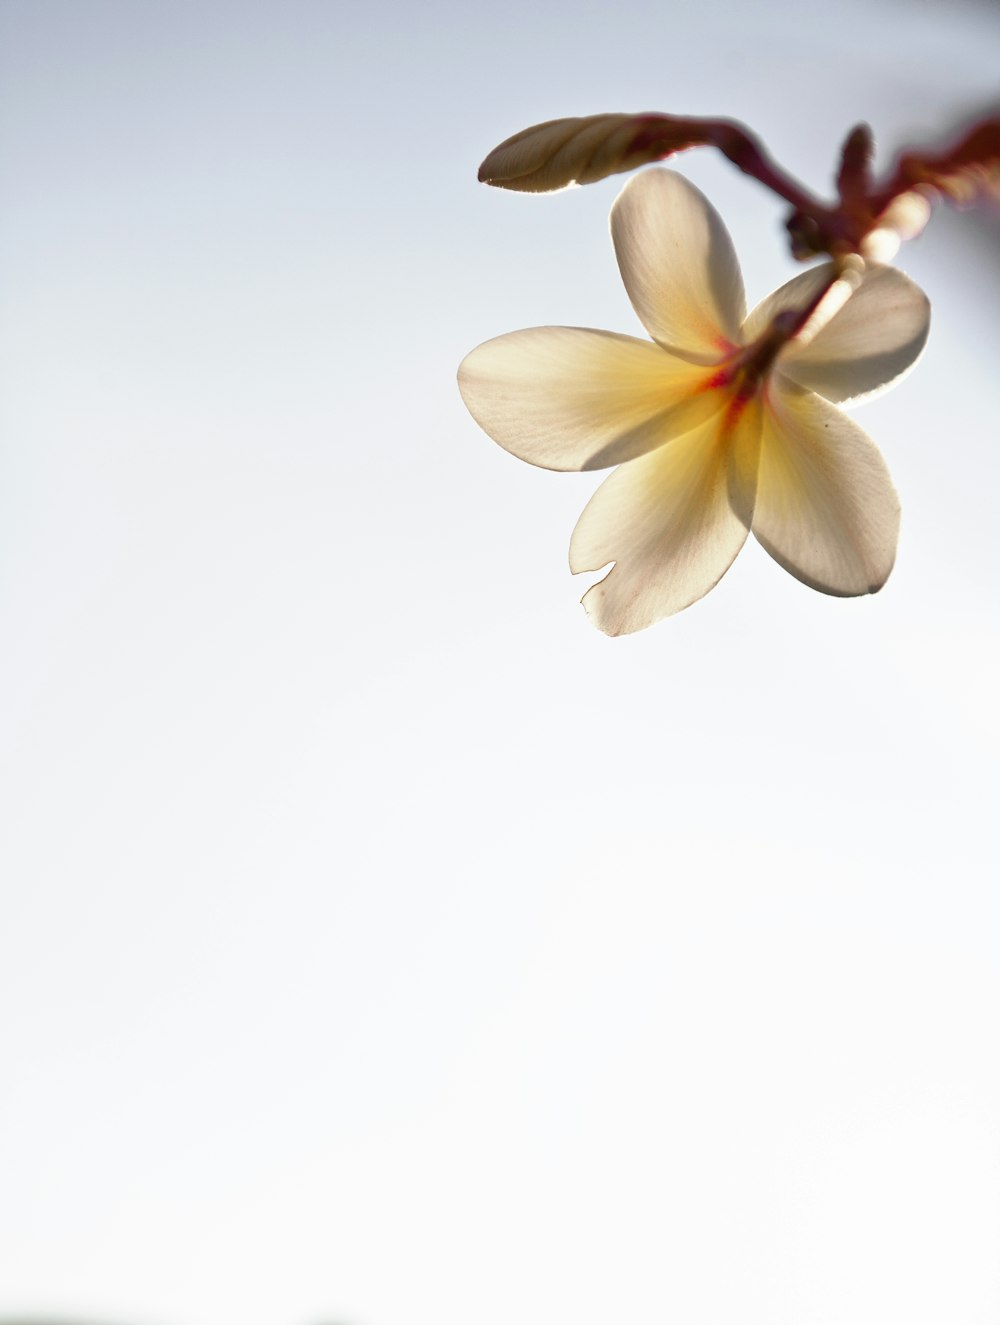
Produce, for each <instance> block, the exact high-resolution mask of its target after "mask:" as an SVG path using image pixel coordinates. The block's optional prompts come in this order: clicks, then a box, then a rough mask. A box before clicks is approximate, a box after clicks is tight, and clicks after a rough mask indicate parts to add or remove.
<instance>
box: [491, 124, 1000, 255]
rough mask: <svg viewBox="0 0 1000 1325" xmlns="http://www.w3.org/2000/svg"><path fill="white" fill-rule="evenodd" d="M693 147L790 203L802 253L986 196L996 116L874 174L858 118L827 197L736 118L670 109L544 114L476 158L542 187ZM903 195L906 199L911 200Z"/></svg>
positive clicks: (858, 248)
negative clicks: (934, 203)
mask: <svg viewBox="0 0 1000 1325" xmlns="http://www.w3.org/2000/svg"><path fill="white" fill-rule="evenodd" d="M692 147H715V148H716V149H717V150H718V151H720V152H722V154H723V155H724V156H726V157H727V158H728V159H729V160H730V161H732V163H733V164H734V165H735V166H737V167H738V168H739V169H740V170H742V171H743V172H744V173H745V174H747V175H750V176H751V177H752V178H754V179H756V180H758V181H759V182H760V183H761V184H763V185H764V186H765V188H768V189H770V190H771V191H772V192H773V193H776V194H777V195H778V196H779V197H781V198H784V199H785V201H786V202H789V203H791V205H792V213H791V215H790V216H789V218H788V221H787V226H788V231H789V234H790V235H791V239H792V248H793V251H794V252H795V253H796V255H797V256H799V257H809V256H812V255H814V254H817V253H828V254H832V255H834V256H843V255H846V254H849V253H864V252H865V247H866V246H865V241H866V239H867V237H868V236H869V235H871V233H872V232H873V231H876V230H879V229H881V228H890V229H894V230H896V231H897V232H898V233H899V235H900V237H903V238H906V237H908V236H909V234H912V233H915V232H916V230H917V229H919V227H920V224H921V222H922V219H923V211H925V210H926V203H925V201H924V200H925V199H927V200H929V199H930V198H933V197H934V196H935V195H941V196H943V197H945V198H947V199H948V200H950V201H951V202H955V203H957V204H959V205H963V206H964V205H971V204H972V203H974V202H976V201H978V200H979V199H980V198H982V197H984V196H988V197H992V198H994V199H1000V116H993V117H991V118H988V119H983V120H981V121H979V122H977V123H975V124H973V125H972V126H971V127H969V128H968V129H966V130H965V131H964V133H963V134H962V135H961V136H960V137H959V138H958V140H957V141H956V142H955V143H954V144H953V145H952V146H951V147H949V148H947V149H944V150H938V151H929V150H922V151H908V152H904V153H902V154H901V155H900V156H899V157H898V159H897V160H896V163H895V165H894V166H893V168H892V170H891V171H890V172H889V174H888V176H887V177H886V178H885V179H884V180H882V181H876V180H874V179H873V178H872V155H873V143H872V135H871V130H870V129H869V128H868V126H867V125H864V124H862V125H858V127H857V128H855V129H853V130H852V131H851V133H850V134H849V135H848V137H847V140H846V142H845V143H844V147H843V151H842V155H841V161H840V168H839V171H838V174H837V190H838V198H837V201H836V202H834V203H824V202H823V201H822V200H821V199H820V198H817V197H816V196H815V195H814V194H812V193H810V192H809V191H808V190H807V189H805V188H804V187H803V186H802V185H801V184H800V183H799V182H798V181H797V180H796V179H794V178H793V177H792V176H791V175H789V174H788V173H787V172H786V171H785V170H783V169H782V168H781V167H780V166H779V165H778V163H777V162H776V161H775V160H774V159H773V158H772V157H771V156H770V155H769V154H768V152H767V151H766V149H765V148H764V146H763V144H762V143H761V142H760V140H759V139H758V138H757V137H755V135H754V134H752V133H751V132H750V131H749V130H748V129H747V128H745V127H744V126H743V125H742V124H738V123H737V122H736V121H735V120H705V119H693V118H686V117H681V116H676V115H656V114H647V115H592V116H588V117H585V118H580V119H565V120H550V121H548V122H547V123H546V124H538V125H535V126H533V127H532V128H530V129H525V130H524V131H523V132H521V133H519V134H515V135H514V136H513V137H512V138H508V139H507V140H506V141H505V142H503V143H501V144H500V146H499V147H497V148H495V149H494V150H493V151H492V152H491V153H490V154H489V156H488V157H487V158H486V160H485V161H484V162H483V164H482V166H481V167H480V170H479V178H480V179H481V180H483V181H484V182H486V183H489V184H494V185H497V186H499V187H501V188H508V189H518V190H524V191H528V192H545V191H548V190H551V189H557V188H563V187H565V186H566V185H567V184H570V183H580V184H588V183H591V182H593V181H594V180H598V179H603V178H605V177H606V176H607V175H613V174H616V173H618V172H620V171H625V170H632V169H634V168H635V167H636V166H640V165H645V164H647V163H648V162H651V161H662V160H664V159H665V158H667V157H670V156H673V155H674V154H675V153H677V152H682V151H685V150H687V149H689V148H692ZM907 202H910V203H912V204H913V206H911V207H909V209H907V207H906V204H907ZM918 216H919V217H920V220H915V219H914V218H915V217H918Z"/></svg>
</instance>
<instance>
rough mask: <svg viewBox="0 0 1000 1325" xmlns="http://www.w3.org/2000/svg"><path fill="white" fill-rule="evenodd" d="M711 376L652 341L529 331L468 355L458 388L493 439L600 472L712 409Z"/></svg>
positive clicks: (573, 330) (527, 456) (535, 456)
mask: <svg viewBox="0 0 1000 1325" xmlns="http://www.w3.org/2000/svg"><path fill="white" fill-rule="evenodd" d="M709 376H710V374H709V373H707V372H706V369H705V368H698V367H695V366H693V365H691V364H690V363H686V362H685V361H684V360H682V359H677V358H675V357H674V356H673V355H670V354H667V353H666V352H665V351H664V350H662V349H661V348H660V346H659V345H654V344H653V342H652V341H647V340H635V339H634V338H633V337H631V336H617V335H614V334H613V333H612V332H610V331H588V330H585V329H583V328H581V327H535V328H533V329H531V330H529V331H515V332H512V333H511V334H510V335H507V336H498V337H497V338H496V339H495V340H488V341H487V342H486V343H485V344H484V345H480V346H479V348H478V349H475V350H473V351H472V353H471V354H470V355H468V356H467V357H466V359H465V360H464V361H463V362H462V365H461V367H460V368H459V370H458V385H459V389H460V391H461V393H462V399H463V400H464V401H465V403H466V405H467V406H468V408H469V411H470V413H471V414H472V416H473V418H474V419H475V420H476V422H477V423H478V424H479V426H480V427H481V428H482V429H483V430H484V431H485V432H487V433H488V434H489V435H490V437H492V438H493V440H494V441H496V442H499V443H500V445H501V446H502V447H503V448H504V449H505V450H507V451H511V452H513V454H514V455H516V456H519V457H520V458H521V459H522V460H527V461H529V462H530V463H531V464H533V465H541V466H542V467H543V468H545V469H606V468H608V467H610V466H611V465H617V464H621V462H622V461H625V460H632V459H633V458H634V457H635V456H639V455H644V454H645V453H646V452H647V451H650V450H652V449H653V448H654V447H657V446H661V445H662V444H663V443H664V442H666V441H669V440H670V439H671V438H672V437H675V436H677V435H678V434H680V433H683V432H687V431H688V430H690V429H691V428H693V427H695V426H696V425H697V424H698V423H700V422H701V421H702V420H703V419H705V418H706V417H708V415H709V414H710V413H712V412H714V411H716V410H718V408H719V401H718V392H715V391H709V390H706V389H704V384H705V382H706V380H707V378H708V377H709Z"/></svg>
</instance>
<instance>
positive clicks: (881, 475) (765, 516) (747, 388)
mask: <svg viewBox="0 0 1000 1325" xmlns="http://www.w3.org/2000/svg"><path fill="white" fill-rule="evenodd" d="M611 236H612V239H613V241H614V246H615V252H616V254H617V257H618V265H619V268H620V270H621V274H622V279H623V281H624V282H625V288H626V290H627V291H628V295H629V298H630V299H631V301H632V305H633V307H634V308H635V311H636V313H637V314H638V315H639V318H640V320H641V322H642V323H643V325H644V327H645V328H646V330H647V331H648V332H649V334H650V336H651V337H652V340H649V341H647V340H638V339H636V338H635V337H632V336H622V335H617V334H615V333H614V332H610V331H592V330H585V329H583V328H579V327H538V328H534V329H532V330H528V331H516V332H513V333H512V334H511V335H507V336H499V337H497V339H495V340H491V341H487V342H486V343H485V344H484V345H480V346H479V348H478V349H475V350H473V351H472V353H471V354H470V355H469V356H468V357H467V358H466V359H465V360H464V362H463V363H462V366H461V368H460V369H459V386H460V389H461V392H462V396H463V398H464V400H465V403H466V405H467V406H468V408H469V410H470V411H471V413H472V415H473V417H474V418H475V419H476V421H477V422H478V423H479V424H480V426H481V427H482V428H483V429H484V430H485V431H486V432H487V433H488V434H489V435H490V437H492V438H493V439H494V440H495V441H497V442H499V444H500V445H501V446H503V447H504V448H505V449H506V450H508V451H511V452H513V454H514V455H516V456H519V457H520V458H521V459H522V460H527V461H529V462H530V463H531V464H534V465H541V466H543V467H544V468H546V469H558V470H589V469H604V468H609V467H611V466H613V465H617V466H619V467H618V468H617V469H616V470H615V472H614V473H613V474H612V475H611V476H610V477H609V478H608V479H606V480H605V482H604V483H603V484H602V485H601V487H600V488H598V490H597V492H596V493H595V494H594V496H593V497H592V499H591V501H590V503H589V504H588V505H587V507H586V509H585V510H584V512H583V515H582V516H581V517H580V520H579V523H578V524H577V526H576V529H575V531H574V533H573V537H572V541H571V544H570V554H569V555H570V568H571V570H572V571H573V572H574V573H578V572H581V571H597V570H600V569H601V568H602V567H605V566H607V565H608V563H609V562H614V566H613V568H612V569H611V571H610V572H609V573H608V574H607V575H606V576H605V577H604V579H602V580H600V581H599V582H598V583H597V584H595V585H594V586H593V587H592V588H591V589H590V590H589V591H588V592H587V593H586V594H585V595H584V599H583V603H584V606H585V607H586V609H587V611H588V612H589V613H590V615H591V617H592V619H593V620H594V622H595V623H596V624H597V625H598V626H599V627H600V628H601V630H604V631H606V632H607V633H608V634H609V635H620V634H624V633H626V632H629V631H634V630H641V629H642V628H643V627H645V626H648V625H651V624H652V623H653V622H654V621H658V620H659V619H660V618H662V617H666V616H669V615H670V614H671V613H673V612H678V611H680V610H681V609H682V608H684V607H687V606H689V604H691V603H693V602H695V601H696V600H697V599H699V598H701V597H702V596H703V595H704V594H706V593H707V592H708V591H709V589H711V588H712V587H713V586H714V585H716V584H717V583H718V581H719V580H720V579H721V578H722V576H723V575H724V574H725V572H726V571H727V570H728V569H729V567H730V565H731V564H732V562H733V560H734V559H735V557H736V554H737V553H738V552H739V550H740V548H741V547H742V546H743V543H744V541H745V540H746V537H747V533H748V532H749V531H751V530H752V531H753V533H754V535H755V537H756V538H757V540H758V542H760V543H761V544H762V545H763V547H764V548H765V549H766V550H767V551H768V552H769V553H770V554H771V556H772V557H773V558H774V559H775V561H777V562H778V563H779V564H780V565H782V566H784V567H785V569H786V570H788V571H790V572H791V574H792V575H794V576H796V577H797V578H798V579H800V580H802V581H803V582H804V583H805V584H807V585H810V586H811V587H812V588H814V589H819V590H820V591H822V592H823V593H829V594H838V595H842V596H851V595H856V594H866V593H874V592H875V591H876V590H878V589H880V588H881V587H882V585H883V584H884V583H885V581H886V579H887V577H888V575H889V572H890V571H891V569H892V564H893V560H894V558H895V552H896V538H897V533H898V529H899V502H898V500H897V497H896V493H895V490H894V488H893V486H892V480H891V479H890V477H889V472H888V470H887V469H886V465H885V462H884V461H883V459H882V457H881V455H880V454H879V452H878V450H877V449H876V447H875V446H874V444H873V443H872V442H871V441H870V440H869V438H868V437H867V436H866V435H865V433H864V432H862V431H861V429H860V428H858V427H857V425H856V424H855V423H853V422H852V421H851V420H850V419H848V418H847V417H846V416H845V415H844V414H843V413H841V411H840V410H839V409H837V408H836V407H835V406H836V404H843V403H844V402H846V401H848V400H855V399H857V398H859V397H862V396H870V395H871V394H872V393H873V392H876V391H879V390H881V389H884V388H885V387H887V386H888V385H889V384H890V383H891V382H893V381H895V380H896V379H897V378H898V377H899V376H900V375H901V374H902V373H903V372H905V371H906V370H907V369H908V368H910V367H911V365H912V364H913V363H914V362H915V361H916V359H917V356H918V355H919V354H920V351H921V350H922V348H923V345H924V342H925V340H926V338H927V329H928V324H929V317H930V314H929V305H928V302H927V299H926V297H925V296H924V295H923V293H922V292H921V291H920V290H919V289H918V288H917V287H916V286H915V285H914V284H913V283H912V281H910V280H909V279H908V278H907V277H906V276H904V275H903V274H902V273H901V272H899V271H896V270H894V269H893V268H890V267H878V268H871V269H869V270H868V271H867V272H865V270H864V264H863V263H862V262H861V260H860V259H858V258H854V259H849V260H847V262H846V263H841V264H839V265H835V264H833V263H827V264H825V265H823V266H820V267H816V268H812V269H810V270H809V271H806V272H804V273H803V274H802V275H800V276H798V277H796V278H795V279H794V280H792V281H789V282H788V284H787V285H784V286H782V288H781V289H780V290H778V291H777V292H776V293H774V294H772V295H771V296H770V297H769V298H767V299H765V300H764V301H763V303H761V304H759V305H758V306H757V307H756V308H755V309H754V310H753V312H752V313H751V314H750V315H749V317H747V315H746V301H745V295H744V292H743V279H742V276H741V274H740V269H739V264H738V263H737V260H736V254H735V251H734V249H733V245H732V240H731V239H730V237H729V234H728V232H727V230H726V228H725V226H724V225H723V223H722V219H721V218H720V216H719V215H718V213H717V212H716V211H715V209H714V208H713V207H712V206H711V204H710V203H709V202H708V201H707V199H706V198H705V197H704V196H703V195H702V194H701V193H700V192H699V191H698V190H697V189H696V188H695V187H694V186H693V185H692V184H690V183H688V181H687V180H685V179H684V178H683V177H682V176H680V175H677V174H675V173H673V172H672V171H669V170H663V169H652V170H648V171H646V172H644V173H643V174H641V175H638V176H637V177H636V178H634V179H633V180H631V181H630V182H629V183H628V184H626V186H625V188H624V189H623V190H622V192H621V194H620V195H619V197H618V199H617V200H616V202H615V204H614V206H613V208H612V210H611ZM850 262H853V263H854V264H855V266H854V267H851V266H850V265H848V264H849V263H850Z"/></svg>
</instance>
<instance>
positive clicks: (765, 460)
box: [753, 384, 899, 597]
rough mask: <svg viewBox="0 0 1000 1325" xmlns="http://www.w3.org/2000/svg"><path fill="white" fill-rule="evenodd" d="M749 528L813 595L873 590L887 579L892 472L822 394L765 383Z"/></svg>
mask: <svg viewBox="0 0 1000 1325" xmlns="http://www.w3.org/2000/svg"><path fill="white" fill-rule="evenodd" d="M753 532H754V534H755V535H756V537H757V539H758V541H759V542H760V543H761V544H762V545H763V546H764V548H766V550H767V551H768V552H769V553H770V554H771V556H772V557H774V559H775V561H777V562H779V563H780V565H782V566H784V568H785V569H786V570H787V571H790V572H791V574H792V575H794V576H795V577H796V579H799V580H801V581H802V582H803V583H804V584H808V585H809V586H810V587H811V588H813V589H819V590H821V591H822V592H823V593H829V594H838V595H841V596H843V597H852V596H854V595H856V594H865V593H875V592H876V591H877V590H879V589H881V587H882V585H883V584H884V583H885V582H886V580H887V579H888V577H889V572H890V571H891V570H892V565H893V562H894V560H895V557H896V539H897V535H898V533H899V499H898V497H897V496H896V491H895V489H894V488H893V486H892V479H891V478H890V477H889V471H888V469H887V468H886V464H885V461H884V460H883V459H882V456H881V454H880V453H879V451H878V448H877V447H876V446H875V444H874V442H872V441H871V439H870V438H869V437H868V436H867V435H866V434H865V433H864V432H862V430H861V429H860V428H859V427H858V426H857V424H856V423H854V422H853V420H851V419H849V418H847V416H846V415H844V414H842V413H841V412H840V410H838V409H836V408H834V406H833V405H831V404H829V402H827V401H826V400H824V399H823V398H822V397H820V396H817V395H813V394H812V393H810V392H806V391H802V390H799V389H797V388H795V387H789V386H784V387H780V386H778V385H777V384H775V386H774V387H772V390H771V393H770V399H769V401H768V405H767V408H766V410H765V416H764V428H763V435H762V438H761V447H760V468H759V471H758V478H757V503H756V507H755V509H754V516H753Z"/></svg>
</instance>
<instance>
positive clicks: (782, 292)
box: [743, 262, 833, 355]
mask: <svg viewBox="0 0 1000 1325" xmlns="http://www.w3.org/2000/svg"><path fill="white" fill-rule="evenodd" d="M832 276H833V263H832V262H822V263H820V264H819V266H817V267H810V268H809V269H808V271H804V272H801V273H800V274H799V275H798V276H793V277H792V279H791V280H790V281H786V282H785V284H784V285H782V286H780V287H779V288H778V289H777V290H774V291H772V292H771V294H769V295H768V296H767V298H766V299H762V300H761V301H760V303H759V304H758V305H757V306H756V308H754V309H753V310H752V312H751V313H750V315H749V317H748V318H747V320H746V321H745V322H744V323H743V343H744V345H749V344H750V342H751V341H755V340H756V339H757V337H758V336H762V335H763V334H764V332H765V331H767V329H768V327H769V326H770V325H771V323H772V322H773V321H774V319H775V318H776V317H777V316H778V314H779V313H784V312H785V311H786V310H789V309H792V310H796V311H797V310H798V309H802V308H805V307H807V305H809V304H811V303H812V301H813V300H814V299H815V298H816V296H817V295H818V294H819V293H820V291H821V290H822V289H823V288H824V287H825V286H827V285H829V284H830V279H831V277H832ZM788 353H789V351H788V350H786V351H785V354H786V355H787V354H788Z"/></svg>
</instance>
